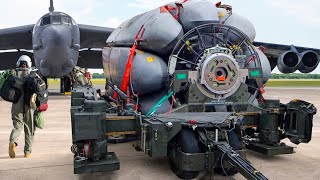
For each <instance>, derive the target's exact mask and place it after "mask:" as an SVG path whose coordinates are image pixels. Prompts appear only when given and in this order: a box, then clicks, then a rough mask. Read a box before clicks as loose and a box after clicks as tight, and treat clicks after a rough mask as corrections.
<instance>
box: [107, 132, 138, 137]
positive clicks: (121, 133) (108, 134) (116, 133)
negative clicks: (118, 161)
mask: <svg viewBox="0 0 320 180" xmlns="http://www.w3.org/2000/svg"><path fill="white" fill-rule="evenodd" d="M126 134H137V132H136V131H121V132H107V133H106V135H107V136H114V135H126Z"/></svg>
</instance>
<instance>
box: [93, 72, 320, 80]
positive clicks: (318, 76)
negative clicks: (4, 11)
mask: <svg viewBox="0 0 320 180" xmlns="http://www.w3.org/2000/svg"><path fill="white" fill-rule="evenodd" d="M92 78H93V79H104V78H105V77H104V74H103V73H93V74H92ZM270 79H320V74H301V73H292V74H272V75H271V77H270Z"/></svg>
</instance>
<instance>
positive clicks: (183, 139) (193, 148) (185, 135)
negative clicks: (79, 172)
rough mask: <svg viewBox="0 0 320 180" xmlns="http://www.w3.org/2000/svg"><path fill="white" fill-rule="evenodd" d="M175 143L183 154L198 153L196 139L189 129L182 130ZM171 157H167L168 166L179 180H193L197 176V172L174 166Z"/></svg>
mask: <svg viewBox="0 0 320 180" xmlns="http://www.w3.org/2000/svg"><path fill="white" fill-rule="evenodd" d="M175 142H176V143H177V144H178V146H179V147H180V148H181V151H183V152H185V153H199V152H200V148H199V144H198V141H197V138H196V136H195V134H194V132H193V131H192V130H191V129H182V130H181V131H180V132H179V133H178V135H177V136H176V140H175ZM171 158H172V157H170V156H169V164H170V167H171V170H172V171H173V172H174V173H175V174H176V175H177V176H178V177H179V178H180V179H194V178H196V177H197V176H198V175H199V171H184V170H182V169H179V168H178V167H176V166H175V165H174V162H173V159H171Z"/></svg>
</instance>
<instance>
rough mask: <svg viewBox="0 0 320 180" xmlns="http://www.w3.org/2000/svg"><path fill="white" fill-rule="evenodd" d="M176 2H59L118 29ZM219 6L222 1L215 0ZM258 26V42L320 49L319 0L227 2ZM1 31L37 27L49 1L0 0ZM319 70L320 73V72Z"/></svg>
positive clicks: (86, 19) (80, 19) (80, 16)
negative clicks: (29, 25) (166, 4)
mask: <svg viewBox="0 0 320 180" xmlns="http://www.w3.org/2000/svg"><path fill="white" fill-rule="evenodd" d="M171 1H172V0H55V1H54V7H55V10H56V11H62V12H65V13H67V14H69V15H70V16H72V17H73V18H74V20H75V21H76V22H77V23H78V24H88V25H96V26H105V27H117V26H118V25H119V24H120V23H121V22H122V21H124V20H127V19H129V18H131V17H133V16H135V15H138V14H141V13H143V12H145V11H148V10H151V9H153V8H157V7H159V6H161V5H163V4H165V3H166V2H171ZM211 1H212V2H214V3H216V2H218V1H214V0H211ZM222 3H225V4H229V5H232V6H233V11H234V12H236V13H238V14H241V15H242V16H245V17H247V18H248V19H249V20H250V21H251V22H252V23H253V24H254V26H255V28H256V32H257V36H256V39H255V40H256V41H263V42H270V43H278V44H287V45H291V44H294V45H297V46H305V47H313V48H318V49H320V45H319V43H320V11H319V10H318V9H319V7H320V1H319V0H305V1H302V0H272V1H271V0H225V1H222ZM0 4H1V6H0V17H1V18H0V29H2V28H7V27H15V26H20V25H27V24H34V23H36V22H37V20H38V19H39V18H40V17H41V16H42V15H43V14H45V13H47V12H48V7H49V0H0ZM319 69H320V68H317V71H316V72H317V73H320V71H319Z"/></svg>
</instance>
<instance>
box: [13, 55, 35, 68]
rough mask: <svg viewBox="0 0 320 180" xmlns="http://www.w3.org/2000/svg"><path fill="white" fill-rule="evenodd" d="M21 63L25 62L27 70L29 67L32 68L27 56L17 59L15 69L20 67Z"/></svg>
mask: <svg viewBox="0 0 320 180" xmlns="http://www.w3.org/2000/svg"><path fill="white" fill-rule="evenodd" d="M21 62H26V63H27V66H28V68H31V66H32V62H31V59H30V57H29V56H27V55H22V56H20V57H19V59H18V61H17V63H16V67H17V68H18V67H20V65H21Z"/></svg>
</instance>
